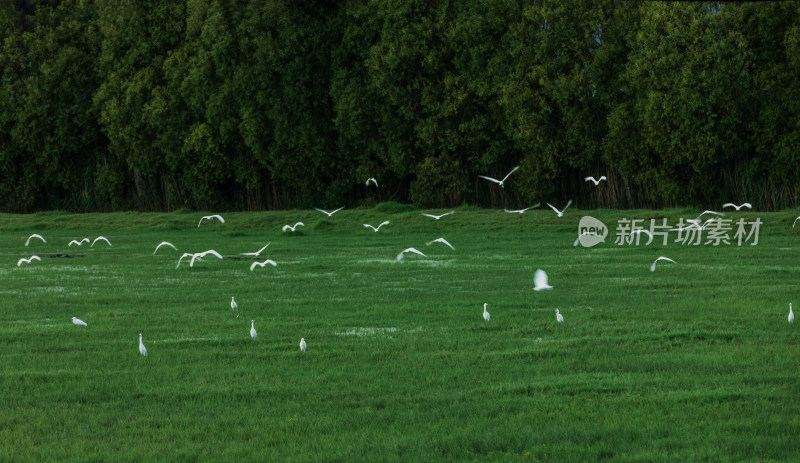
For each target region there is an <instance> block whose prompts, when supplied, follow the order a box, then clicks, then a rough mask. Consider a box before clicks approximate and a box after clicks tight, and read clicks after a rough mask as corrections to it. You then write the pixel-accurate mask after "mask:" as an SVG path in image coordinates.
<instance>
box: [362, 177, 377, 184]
mask: <svg viewBox="0 0 800 463" xmlns="http://www.w3.org/2000/svg"><path fill="white" fill-rule="evenodd" d="M370 183H372V184H373V185H375V186H378V181H377V180H375V177H370V178H368V179H367V181H366V182H364V185H366V186H369V184H370Z"/></svg>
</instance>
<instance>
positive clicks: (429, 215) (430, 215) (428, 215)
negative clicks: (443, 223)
mask: <svg viewBox="0 0 800 463" xmlns="http://www.w3.org/2000/svg"><path fill="white" fill-rule="evenodd" d="M454 212H455V211H450V212H445V213H444V214H442V215H433V214H426V213H424V212H423V213H422V215H424V216H425V217H432V218H434V219H436V220H439V219H441V218H442V217H444V216H446V215H450V214H452V213H454Z"/></svg>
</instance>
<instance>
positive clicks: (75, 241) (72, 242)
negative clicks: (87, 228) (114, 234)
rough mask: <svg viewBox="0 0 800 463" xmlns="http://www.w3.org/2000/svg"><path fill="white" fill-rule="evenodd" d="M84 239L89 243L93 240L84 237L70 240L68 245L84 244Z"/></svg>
mask: <svg viewBox="0 0 800 463" xmlns="http://www.w3.org/2000/svg"><path fill="white" fill-rule="evenodd" d="M84 241H86V242H87V243H88V242H90V241H91V240H90V239H89V238H84V239H82V240H80V241H78V240H72V241H70V242H69V244H68V245H67V247H69V246H72V245H73V244H77V245H78V246H82V245H83V242H84Z"/></svg>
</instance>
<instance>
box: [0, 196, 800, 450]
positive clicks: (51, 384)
mask: <svg viewBox="0 0 800 463" xmlns="http://www.w3.org/2000/svg"><path fill="white" fill-rule="evenodd" d="M421 212H434V213H442V212H447V210H441V211H420V210H416V209H413V208H410V207H406V206H400V205H395V204H379V205H378V206H377V207H375V208H370V209H351V210H348V209H345V210H343V211H341V212H339V213H337V214H335V215H333V216H332V217H330V218H328V217H326V216H324V215H322V214H320V213H319V212H316V211H313V210H312V211H305V210H303V211H282V212H264V213H223V214H222V215H223V217H224V218H225V223H224V224H222V223H219V222H216V221H213V222H210V221H204V222H203V224H202V225H201V226H200V227H198V226H197V223H198V220H199V219H200V217H201V216H203V215H206V214H204V213H196V212H177V213H169V214H167V213H164V214H158V213H152V214H150V213H143V214H139V213H134V212H131V213H115V214H66V213H59V212H50V213H38V214H31V215H8V214H2V215H0V293H1V295H2V297H0V345H1V346H2V354H0V367H1V368H0V443H2V445H0V461H15V462H17V461H309V462H320V461H370V462H376V461H440V460H445V461H493V462H494V461H541V462H554V461H570V462H575V461H598V460H603V461H616V462H634V461H636V462H638V461H655V462H674V461H714V462H717V461H752V462H771V461H787V462H788V461H800V445H799V444H798V439H797V437H798V434H800V375H799V374H798V366H799V365H800V348H799V347H800V346H799V344H800V342H799V340H800V336H799V335H798V334H799V333H798V330H800V325H798V324H797V323H795V324H789V323H788V322H787V315H788V310H789V303H790V302H794V303H795V308H796V309H800V302H799V301H800V297H797V296H800V291H798V281H800V265H798V259H797V256H798V252H800V227H798V228H792V222H793V220H794V219H795V217H796V216H797V215H798V211H786V212H780V213H761V212H735V211H727V212H726V216H725V218H730V219H734V220H736V219H738V218H739V217H745V218H747V219H748V220H754V219H755V218H760V219H761V221H762V222H763V224H762V225H761V228H760V233H759V242H758V244H757V245H755V246H751V245H749V243H747V244H744V245H742V246H737V245H736V244H735V242H732V243H731V244H730V245H720V246H712V245H710V244H709V245H699V246H692V245H682V244H680V243H669V244H668V245H666V246H664V245H662V244H660V242H659V243H653V244H651V245H649V246H644V245H639V246H635V245H622V246H620V245H616V244H614V238H615V228H616V223H617V221H618V220H619V219H621V218H623V217H625V218H643V219H647V220H648V223H649V219H651V218H658V219H660V218H662V217H667V218H669V223H670V224H675V223H677V220H678V218H679V217H683V218H694V217H696V216H697V214H698V213H699V212H700V211H696V210H690V209H685V210H666V211H646V210H633V211H612V210H593V211H581V210H577V209H574V208H570V209H568V210H567V211H566V213H565V215H564V217H562V218H558V217H556V215H555V214H554V213H553V212H552V211H550V210H549V209H548V210H543V209H538V210H532V211H528V212H527V213H525V214H524V215H520V214H506V213H504V212H503V211H502V210H485V209H476V208H471V207H462V208H458V209H456V210H455V213H454V214H452V215H449V216H446V217H443V218H442V219H441V220H438V221H435V220H433V219H430V218H427V217H424V216H422V215H421ZM584 215H591V216H593V217H596V218H598V219H600V220H601V221H603V222H604V223H605V224H606V225H607V226H608V227H609V236H608V238H607V240H606V242H605V243H601V244H599V245H597V246H595V247H592V248H583V247H581V246H577V247H576V246H573V242H574V240H575V238H576V236H577V232H578V222H579V220H580V218H581V217H582V216H584ZM384 220H389V221H390V224H388V225H385V226H384V227H383V228H381V229H380V231H379V232H377V233H375V232H373V231H372V230H370V229H367V228H365V227H364V226H363V225H362V224H364V223H370V224H373V225H377V224H378V223H380V222H382V221H384ZM297 221H302V222H304V223H305V227H299V228H298V232H295V233H291V232H286V233H284V232H282V231H281V227H282V226H283V225H285V224H294V223H295V222H297ZM32 233H39V234H41V235H42V236H44V238H45V239H46V240H47V242H46V243H42V242H40V241H36V240H32V241H31V244H30V245H29V246H28V247H26V246H25V240H26V239H27V238H28V236H29V235H30V234H32ZM100 235H102V236H105V237H107V238H108V239H109V240H110V242H111V243H112V245H113V246H111V247H109V246H108V245H106V244H105V243H102V242H98V243H97V244H95V245H94V247H89V246H88V245H86V244H84V245H83V246H81V247H77V246H71V247H68V246H67V243H68V242H69V241H70V240H73V239H81V238H83V237H89V238H92V239H94V238H95V237H97V236H100ZM439 237H444V238H446V239H447V240H448V241H449V242H450V243H451V244H452V245H453V246H454V247H455V250H451V249H450V248H447V247H446V246H443V245H441V244H439V243H434V244H432V245H430V246H426V243H427V242H429V241H431V240H433V239H435V238H439ZM643 238H646V237H643ZM165 240H166V241H169V242H171V243H173V244H174V245H175V246H176V247H177V248H178V251H174V250H172V249H170V248H167V247H162V248H161V249H160V250H159V251H158V253H157V254H156V255H153V251H154V249H155V247H156V245H157V244H158V243H160V242H161V241H165ZM266 243H270V246H269V247H268V248H267V249H266V250H265V251H264V252H263V253H262V255H261V257H260V258H258V260H259V261H263V260H264V259H265V258H270V259H273V260H274V261H276V262H277V264H278V265H277V267H271V266H267V267H265V268H256V269H255V270H254V271H250V269H249V267H250V264H251V263H252V262H253V261H254V260H256V259H254V258H251V257H247V256H242V255H241V253H244V252H253V251H256V250H258V249H259V248H261V247H262V246H263V245H264V244H266ZM408 247H415V248H417V249H418V250H420V251H422V252H423V253H425V254H426V255H427V256H426V257H422V256H418V255H411V254H409V255H406V257H405V258H404V259H403V260H402V261H398V260H396V258H395V257H396V255H397V254H398V253H399V252H400V251H402V250H403V249H405V248H408ZM208 249H214V250H216V251H218V252H219V253H221V254H223V255H224V256H225V259H223V260H218V259H216V258H214V257H212V256H207V257H206V258H204V259H203V260H202V261H200V262H195V265H194V267H191V268H190V267H189V265H188V260H187V259H184V261H183V263H182V264H181V266H180V267H179V268H176V263H177V262H178V258H179V257H180V256H181V254H182V253H184V252H199V251H205V250H208ZM33 254H36V255H39V256H40V257H41V258H42V260H41V262H33V263H32V264H30V265H25V264H23V265H22V266H20V267H17V265H16V263H17V260H18V259H20V258H22V257H29V256H31V255H33ZM658 256H667V257H670V258H672V259H674V260H675V261H676V262H677V264H671V263H669V262H659V264H658V267H657V269H656V271H655V272H650V270H649V267H650V264H651V263H652V262H653V261H654V260H655V258H657V257H658ZM538 268H541V269H544V270H545V271H546V272H547V273H548V276H549V279H550V284H551V285H553V287H554V289H553V290H552V291H538V292H534V291H532V290H531V288H532V287H533V274H534V272H535V270H536V269H538ZM232 296H233V297H235V298H236V301H237V303H238V305H239V317H236V315H235V314H234V313H233V311H232V310H231V308H230V300H231V297H232ZM484 302H486V303H488V304H489V305H488V310H489V312H490V313H491V321H489V322H486V321H484V320H483V318H482V316H481V314H482V311H483V303H484ZM556 308H558V309H559V310H560V312H561V313H562V314H563V316H564V319H565V322H564V323H563V324H559V323H557V322H556V317H555V309H556ZM71 317H78V318H80V319H82V320H84V321H86V322H87V323H88V327H85V328H83V327H78V326H75V325H73V324H72V323H71V320H70V319H71ZM251 320H254V321H255V328H256V330H257V331H258V338H257V339H256V340H253V339H251V338H250V335H249V329H250V321H251ZM139 333H142V334H143V341H144V344H145V346H146V347H147V350H148V353H149V355H148V356H147V357H143V356H141V355H140V354H139V352H138V349H137V347H138V335H139ZM301 337H304V338H305V339H306V341H307V343H308V351H307V352H305V353H302V352H300V350H299V347H298V343H299V342H300V338H301Z"/></svg>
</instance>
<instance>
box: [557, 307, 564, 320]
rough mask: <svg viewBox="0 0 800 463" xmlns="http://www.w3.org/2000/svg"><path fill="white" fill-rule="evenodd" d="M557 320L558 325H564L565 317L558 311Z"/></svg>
mask: <svg viewBox="0 0 800 463" xmlns="http://www.w3.org/2000/svg"><path fill="white" fill-rule="evenodd" d="M556 320H558V323H564V317H563V316H562V315H561V313H560V312H559V311H558V309H556Z"/></svg>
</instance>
